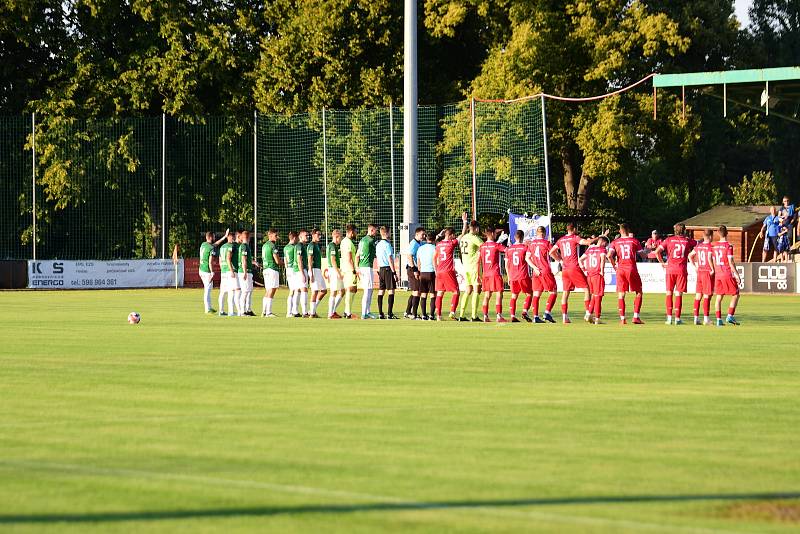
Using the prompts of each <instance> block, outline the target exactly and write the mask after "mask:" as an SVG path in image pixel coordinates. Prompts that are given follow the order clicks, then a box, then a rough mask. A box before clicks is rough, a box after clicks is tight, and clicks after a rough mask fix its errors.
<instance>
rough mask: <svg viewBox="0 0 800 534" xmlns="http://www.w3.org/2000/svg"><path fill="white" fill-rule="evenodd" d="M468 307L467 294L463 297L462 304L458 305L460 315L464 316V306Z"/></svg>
mask: <svg viewBox="0 0 800 534" xmlns="http://www.w3.org/2000/svg"><path fill="white" fill-rule="evenodd" d="M466 307H467V296H466V295H464V298H463V299H461V305H460V306H459V307H458V316H459V317H464V308H466Z"/></svg>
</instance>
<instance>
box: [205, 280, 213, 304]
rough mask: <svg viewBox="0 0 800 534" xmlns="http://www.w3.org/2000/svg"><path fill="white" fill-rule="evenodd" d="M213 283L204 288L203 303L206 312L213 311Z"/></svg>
mask: <svg viewBox="0 0 800 534" xmlns="http://www.w3.org/2000/svg"><path fill="white" fill-rule="evenodd" d="M211 286H212V284H211V282H209V283H207V284H206V285H205V286H203V303H204V304H205V306H206V311H208V310H210V309H211Z"/></svg>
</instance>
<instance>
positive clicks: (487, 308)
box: [481, 304, 489, 317]
mask: <svg viewBox="0 0 800 534" xmlns="http://www.w3.org/2000/svg"><path fill="white" fill-rule="evenodd" d="M481 311H482V312H483V316H484V317H486V316H487V315H489V305H488V304H484V305H483V306H481Z"/></svg>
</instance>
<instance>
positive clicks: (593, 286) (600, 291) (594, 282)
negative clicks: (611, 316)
mask: <svg viewBox="0 0 800 534" xmlns="http://www.w3.org/2000/svg"><path fill="white" fill-rule="evenodd" d="M589 293H591V294H592V295H594V296H596V297H602V296H603V295H605V294H606V279H605V277H604V276H603V275H602V274H593V275H592V276H590V277H589Z"/></svg>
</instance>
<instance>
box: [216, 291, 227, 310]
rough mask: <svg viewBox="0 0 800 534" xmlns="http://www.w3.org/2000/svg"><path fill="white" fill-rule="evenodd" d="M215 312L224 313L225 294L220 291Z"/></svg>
mask: <svg viewBox="0 0 800 534" xmlns="http://www.w3.org/2000/svg"><path fill="white" fill-rule="evenodd" d="M217 310H218V311H225V293H223V292H222V291H220V292H219V298H218V299H217Z"/></svg>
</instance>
